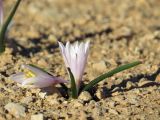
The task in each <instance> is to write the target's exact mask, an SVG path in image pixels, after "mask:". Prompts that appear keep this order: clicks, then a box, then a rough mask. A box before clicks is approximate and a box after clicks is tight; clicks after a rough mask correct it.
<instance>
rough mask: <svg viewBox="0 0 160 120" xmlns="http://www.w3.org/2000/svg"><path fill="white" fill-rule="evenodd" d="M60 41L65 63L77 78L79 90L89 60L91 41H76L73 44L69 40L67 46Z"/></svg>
mask: <svg viewBox="0 0 160 120" xmlns="http://www.w3.org/2000/svg"><path fill="white" fill-rule="evenodd" d="M58 43H59V47H60V49H61V53H62V56H63V58H64V62H65V65H66V67H67V68H70V70H71V72H72V74H73V76H74V78H75V83H76V87H77V90H79V87H80V84H81V81H82V76H83V74H84V69H85V66H86V62H87V57H88V52H89V41H87V42H86V43H83V42H81V43H78V42H75V43H74V44H72V45H71V44H70V42H67V43H66V46H64V45H63V44H62V43H61V42H58Z"/></svg>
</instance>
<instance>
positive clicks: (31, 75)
mask: <svg viewBox="0 0 160 120" xmlns="http://www.w3.org/2000/svg"><path fill="white" fill-rule="evenodd" d="M25 77H26V78H31V77H36V75H35V73H33V72H32V71H30V70H27V71H25Z"/></svg>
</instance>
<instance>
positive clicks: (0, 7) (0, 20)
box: [0, 0, 3, 26]
mask: <svg viewBox="0 0 160 120" xmlns="http://www.w3.org/2000/svg"><path fill="white" fill-rule="evenodd" d="M2 24H3V0H0V26H1V25H2Z"/></svg>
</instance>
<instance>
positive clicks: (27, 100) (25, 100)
mask: <svg viewBox="0 0 160 120" xmlns="http://www.w3.org/2000/svg"><path fill="white" fill-rule="evenodd" d="M32 101H33V98H32V97H30V96H29V97H25V98H23V99H21V103H25V104H28V103H30V102H32Z"/></svg>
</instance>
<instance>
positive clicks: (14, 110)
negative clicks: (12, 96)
mask: <svg viewBox="0 0 160 120" xmlns="http://www.w3.org/2000/svg"><path fill="white" fill-rule="evenodd" d="M4 108H5V109H6V110H7V111H8V112H9V113H10V114H12V115H13V116H15V117H16V118H19V117H25V116H26V113H25V107H24V106H22V105H20V104H18V103H13V102H10V103H8V104H7V105H5V107H4Z"/></svg>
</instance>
